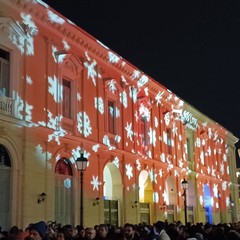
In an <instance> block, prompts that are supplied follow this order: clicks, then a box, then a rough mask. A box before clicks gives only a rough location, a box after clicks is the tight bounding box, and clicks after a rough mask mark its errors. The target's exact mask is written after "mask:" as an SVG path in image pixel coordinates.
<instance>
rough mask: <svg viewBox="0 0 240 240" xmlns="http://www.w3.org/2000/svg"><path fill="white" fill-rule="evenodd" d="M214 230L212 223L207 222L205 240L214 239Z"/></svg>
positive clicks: (204, 232) (204, 233)
mask: <svg viewBox="0 0 240 240" xmlns="http://www.w3.org/2000/svg"><path fill="white" fill-rule="evenodd" d="M212 230H213V226H212V224H210V223H206V224H205V225H204V231H203V237H204V239H205V240H211V239H212Z"/></svg>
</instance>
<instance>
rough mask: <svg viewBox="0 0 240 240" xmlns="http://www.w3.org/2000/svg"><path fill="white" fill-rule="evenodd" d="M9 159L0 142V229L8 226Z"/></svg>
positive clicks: (9, 207)
mask: <svg viewBox="0 0 240 240" xmlns="http://www.w3.org/2000/svg"><path fill="white" fill-rule="evenodd" d="M10 183H11V161H10V157H9V154H8V152H7V150H6V148H5V147H4V146H3V145H1V144H0V185H1V197H0V226H1V227H2V230H8V229H9V227H10V218H11V216H10V213H11V206H10V202H11V201H10V189H11V185H10Z"/></svg>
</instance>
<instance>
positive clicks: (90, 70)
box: [84, 60, 101, 86]
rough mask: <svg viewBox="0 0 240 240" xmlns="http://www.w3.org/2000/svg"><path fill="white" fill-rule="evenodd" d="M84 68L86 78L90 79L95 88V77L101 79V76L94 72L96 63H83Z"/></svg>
mask: <svg viewBox="0 0 240 240" xmlns="http://www.w3.org/2000/svg"><path fill="white" fill-rule="evenodd" d="M84 66H85V67H86V68H87V71H88V75H87V78H88V79H89V78H91V79H92V82H93V84H94V86H96V79H95V78H96V77H97V78H101V74H99V73H98V72H97V70H96V66H97V62H96V61H95V60H93V61H92V62H90V63H89V62H87V61H86V62H84Z"/></svg>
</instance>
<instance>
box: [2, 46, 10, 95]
mask: <svg viewBox="0 0 240 240" xmlns="http://www.w3.org/2000/svg"><path fill="white" fill-rule="evenodd" d="M9 57H10V54H9V52H6V51H4V50H3V49H0V96H5V97H9V92H10V91H9V88H10V79H9V69H10V62H9Z"/></svg>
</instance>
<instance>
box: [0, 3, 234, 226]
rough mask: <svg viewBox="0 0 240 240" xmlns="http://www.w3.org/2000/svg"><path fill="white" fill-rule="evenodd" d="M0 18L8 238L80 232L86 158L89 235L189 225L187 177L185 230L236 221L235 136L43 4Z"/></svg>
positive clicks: (2, 216) (1, 205) (0, 149)
mask: <svg viewBox="0 0 240 240" xmlns="http://www.w3.org/2000/svg"><path fill="white" fill-rule="evenodd" d="M0 13H1V15H0V31H1V33H0V76H1V78H0V123H1V124H0V154H1V158H0V182H1V186H2V194H1V197H0V226H2V227H3V229H4V228H7V227H9V226H11V225H18V226H20V227H26V226H27V225H28V224H29V223H31V222H35V221H38V220H45V221H49V220H52V221H55V220H56V221H57V222H60V223H62V224H74V225H77V224H79V217H80V204H79V199H80V176H79V172H78V171H77V168H76V164H75V161H76V159H77V158H78V157H79V156H80V153H81V152H82V151H83V152H84V156H85V157H86V158H87V159H88V161H89V162H88V167H87V169H86V171H85V173H84V189H83V192H84V196H83V199H84V211H83V213H84V226H93V225H95V224H99V223H103V222H105V223H111V224H114V225H123V224H124V223H126V222H131V223H139V222H147V223H150V224H152V223H154V222H155V221H157V220H166V219H167V220H168V221H174V220H182V221H183V222H184V209H183V208H184V205H183V202H184V199H183V197H182V194H183V190H182V189H181V182H182V180H183V179H184V178H185V179H186V180H187V181H188V190H187V206H188V209H187V211H188V212H187V217H188V221H190V222H194V223H196V222H206V221H210V222H213V223H219V222H232V221H233V222H236V221H238V204H234V203H237V202H238V183H237V178H236V174H235V173H236V157H235V146H234V144H235V142H236V141H237V140H238V139H237V138H236V137H235V136H233V135H232V133H230V132H228V131H227V130H226V129H224V127H222V126H220V125H219V124H218V123H216V122H214V121H213V120H211V119H209V118H208V117H207V116H205V115H204V114H202V113H201V112H199V111H198V110H197V109H195V108H194V107H192V106H191V105H190V104H188V103H186V102H184V101H183V100H182V99H180V98H179V97H178V96H176V95H175V94H174V93H172V92H171V91H170V90H168V89H166V88H165V87H164V86H162V85H161V84H159V83H157V81H155V80H154V79H152V78H151V77H149V76H147V75H145V74H144V73H143V72H142V71H141V70H139V69H137V68H136V67H134V66H133V65H132V64H130V63H129V62H127V61H126V60H125V59H123V58H121V57H120V56H119V55H118V54H116V53H115V52H113V51H111V50H110V49H109V48H107V47H106V46H104V45H103V44H102V43H100V42H99V41H98V40H96V39H94V37H92V36H91V35H89V34H88V33H86V32H85V31H83V30H82V29H81V28H79V27H78V26H76V25H74V24H73V23H72V22H70V21H69V20H68V19H66V18H64V17H63V16H61V15H60V14H58V13H57V12H56V11H55V10H54V9H51V8H49V7H48V6H47V5H46V4H44V3H43V2H42V1H32V0H25V1H24V0H18V1H17V0H3V1H1V3H0ZM3 193H4V194H3ZM41 193H44V194H45V195H44V194H42V195H41Z"/></svg>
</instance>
